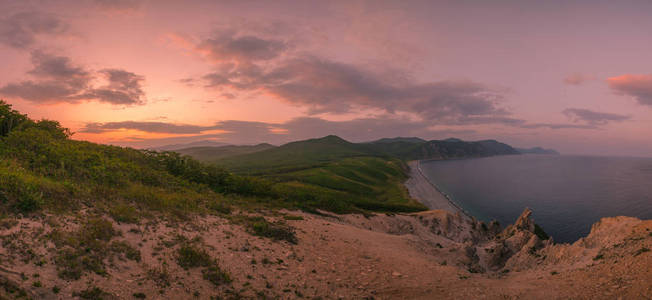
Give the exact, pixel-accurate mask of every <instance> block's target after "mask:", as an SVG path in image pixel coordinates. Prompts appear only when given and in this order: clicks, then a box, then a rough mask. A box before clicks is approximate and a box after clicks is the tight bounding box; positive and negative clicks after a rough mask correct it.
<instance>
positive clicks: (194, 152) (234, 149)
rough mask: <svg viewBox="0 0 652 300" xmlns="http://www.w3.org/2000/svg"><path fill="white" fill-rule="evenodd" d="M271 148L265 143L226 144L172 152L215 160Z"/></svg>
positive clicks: (201, 159)
mask: <svg viewBox="0 0 652 300" xmlns="http://www.w3.org/2000/svg"><path fill="white" fill-rule="evenodd" d="M271 148H276V146H274V145H270V144H267V143H263V144H258V145H237V146H236V145H227V146H220V147H192V148H184V149H178V150H174V152H177V153H180V154H184V155H188V156H191V157H192V158H194V159H196V160H199V161H203V162H215V161H217V160H220V159H223V158H227V157H230V156H236V155H241V154H249V153H255V152H259V151H263V150H267V149H271Z"/></svg>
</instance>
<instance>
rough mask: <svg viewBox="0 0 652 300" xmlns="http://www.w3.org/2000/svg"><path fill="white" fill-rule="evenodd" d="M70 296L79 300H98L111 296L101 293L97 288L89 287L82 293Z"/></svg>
mask: <svg viewBox="0 0 652 300" xmlns="http://www.w3.org/2000/svg"><path fill="white" fill-rule="evenodd" d="M72 295H73V296H75V297H79V298H81V299H92V300H100V299H104V298H108V296H110V295H111V294H109V293H107V292H105V291H103V290H102V289H100V288H98V287H89V288H87V289H85V290H83V291H79V292H74V293H72Z"/></svg>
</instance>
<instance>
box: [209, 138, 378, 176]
mask: <svg viewBox="0 0 652 300" xmlns="http://www.w3.org/2000/svg"><path fill="white" fill-rule="evenodd" d="M380 155H382V154H381V153H378V152H376V151H375V150H374V149H373V148H372V147H368V146H367V145H364V144H355V143H351V142H348V141H345V140H344V139H342V138H340V137H337V136H334V135H329V136H326V137H322V138H317V139H309V140H305V141H297V142H291V143H287V144H285V145H282V146H279V147H276V148H272V149H267V150H264V151H260V152H257V153H249V154H243V155H236V156H231V157H226V158H223V159H221V160H218V161H216V164H218V165H220V166H224V167H225V168H227V169H229V170H231V171H233V172H236V173H245V174H251V175H256V174H268V173H283V172H288V171H294V170H299V169H305V168H311V167H315V166H319V165H323V164H325V163H328V162H332V161H336V160H340V159H343V158H349V157H359V156H380Z"/></svg>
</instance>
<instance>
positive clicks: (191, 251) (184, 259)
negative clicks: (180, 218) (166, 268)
mask: <svg viewBox="0 0 652 300" xmlns="http://www.w3.org/2000/svg"><path fill="white" fill-rule="evenodd" d="M177 264H178V265H179V266H180V267H182V268H184V269H190V268H199V267H203V268H204V269H202V276H203V277H204V279H205V280H208V281H210V282H211V283H213V284H214V285H221V284H225V283H229V282H231V276H230V275H229V273H227V272H225V271H223V270H222V269H221V268H220V267H219V265H218V264H217V261H216V260H215V259H213V258H211V257H210V255H209V254H208V252H206V250H204V249H202V248H200V247H199V246H198V245H195V244H190V243H185V244H183V245H181V247H179V250H178V251H177Z"/></svg>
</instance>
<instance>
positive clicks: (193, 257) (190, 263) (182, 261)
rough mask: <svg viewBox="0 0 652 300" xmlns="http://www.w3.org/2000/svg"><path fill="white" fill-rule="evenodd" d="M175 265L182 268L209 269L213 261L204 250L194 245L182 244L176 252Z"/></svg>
mask: <svg viewBox="0 0 652 300" xmlns="http://www.w3.org/2000/svg"><path fill="white" fill-rule="evenodd" d="M177 264H178V265H179V266H180V267H182V268H184V269H188V268H197V267H209V266H211V265H212V264H213V260H212V259H211V257H210V255H209V254H208V252H206V250H204V249H200V248H199V247H197V246H195V245H190V244H184V245H181V247H179V250H177Z"/></svg>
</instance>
